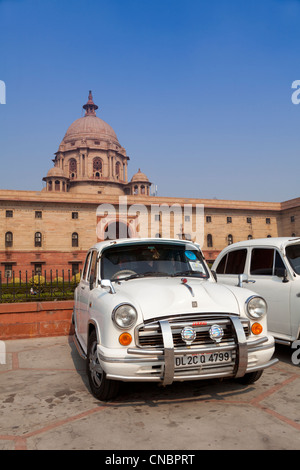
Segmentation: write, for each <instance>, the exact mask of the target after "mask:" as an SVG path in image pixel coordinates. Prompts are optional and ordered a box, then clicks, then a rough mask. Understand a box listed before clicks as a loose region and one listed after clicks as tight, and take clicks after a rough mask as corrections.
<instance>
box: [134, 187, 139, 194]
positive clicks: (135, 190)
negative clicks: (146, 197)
mask: <svg viewBox="0 0 300 470" xmlns="http://www.w3.org/2000/svg"><path fill="white" fill-rule="evenodd" d="M138 193H139V187H138V186H137V185H135V186H134V188H133V194H138Z"/></svg>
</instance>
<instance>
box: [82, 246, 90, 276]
mask: <svg viewBox="0 0 300 470" xmlns="http://www.w3.org/2000/svg"><path fill="white" fill-rule="evenodd" d="M90 257H91V252H89V253H88V254H87V256H86V260H85V264H84V268H83V272H82V279H83V280H86V275H87V271H88V267H89V261H90Z"/></svg>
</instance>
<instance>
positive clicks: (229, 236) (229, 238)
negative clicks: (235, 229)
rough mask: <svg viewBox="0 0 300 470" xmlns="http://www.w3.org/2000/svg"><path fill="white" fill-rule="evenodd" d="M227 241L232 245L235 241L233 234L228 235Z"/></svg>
mask: <svg viewBox="0 0 300 470" xmlns="http://www.w3.org/2000/svg"><path fill="white" fill-rule="evenodd" d="M227 242H228V245H232V243H233V236H232V235H231V234H229V235H228V237H227Z"/></svg>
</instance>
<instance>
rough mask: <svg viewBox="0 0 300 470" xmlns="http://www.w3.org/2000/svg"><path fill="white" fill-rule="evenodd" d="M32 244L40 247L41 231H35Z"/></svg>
mask: <svg viewBox="0 0 300 470" xmlns="http://www.w3.org/2000/svg"><path fill="white" fill-rule="evenodd" d="M34 246H35V247H41V246H42V234H41V232H35V234H34Z"/></svg>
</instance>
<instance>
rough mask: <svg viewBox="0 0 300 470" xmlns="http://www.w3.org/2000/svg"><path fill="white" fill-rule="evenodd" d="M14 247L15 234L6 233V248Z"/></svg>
mask: <svg viewBox="0 0 300 470" xmlns="http://www.w3.org/2000/svg"><path fill="white" fill-rule="evenodd" d="M12 246H13V234H12V232H6V234H5V248H11V247H12Z"/></svg>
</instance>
